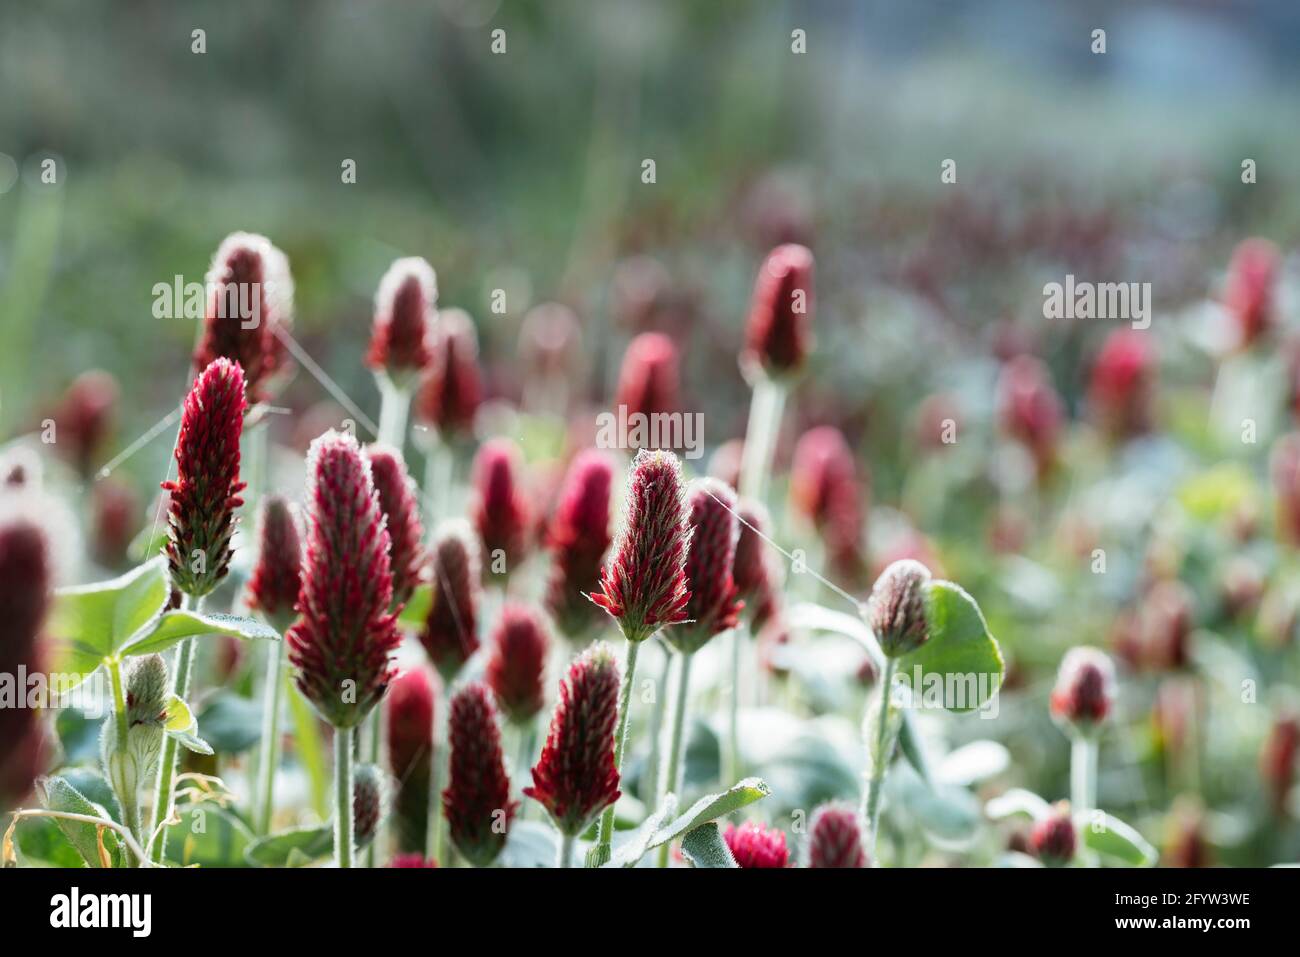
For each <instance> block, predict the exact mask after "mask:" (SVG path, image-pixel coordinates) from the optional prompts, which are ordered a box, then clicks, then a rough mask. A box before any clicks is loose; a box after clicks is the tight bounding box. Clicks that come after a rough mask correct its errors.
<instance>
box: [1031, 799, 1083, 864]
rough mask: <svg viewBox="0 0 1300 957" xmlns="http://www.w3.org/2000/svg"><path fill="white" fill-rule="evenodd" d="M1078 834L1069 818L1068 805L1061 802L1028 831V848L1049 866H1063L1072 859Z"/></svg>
mask: <svg viewBox="0 0 1300 957" xmlns="http://www.w3.org/2000/svg"><path fill="white" fill-rule="evenodd" d="M1077 846H1078V836H1077V835H1076V834H1075V831H1074V821H1072V820H1071V819H1070V806H1069V805H1068V804H1066V803H1065V802H1061V803H1060V804H1058V805H1057V806H1056V807H1054V808H1053V809H1052V812H1051V814H1050V815H1049V816H1048V817H1045V818H1043V819H1042V820H1041V821H1038V822H1036V823H1035V824H1034V828H1033V830H1032V831H1030V832H1029V850H1030V851H1031V852H1032V853H1033V855H1034V856H1035V857H1037V858H1038V859H1039V860H1040V861H1042V862H1043V863H1044V864H1047V865H1048V866H1049V867H1063V866H1065V865H1066V864H1069V863H1070V861H1072V860H1074V852H1075V848H1076V847H1077Z"/></svg>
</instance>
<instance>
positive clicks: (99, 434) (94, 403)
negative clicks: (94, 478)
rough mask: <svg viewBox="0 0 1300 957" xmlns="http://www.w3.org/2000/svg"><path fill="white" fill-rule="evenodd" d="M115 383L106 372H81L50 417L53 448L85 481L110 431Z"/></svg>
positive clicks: (96, 370) (115, 406)
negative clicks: (52, 421) (52, 422)
mask: <svg viewBox="0 0 1300 957" xmlns="http://www.w3.org/2000/svg"><path fill="white" fill-rule="evenodd" d="M119 392H120V390H119V389H118V387H117V380H116V379H114V378H113V376H112V375H110V374H109V373H107V372H104V371H102V370H99V369H92V370H90V371H89V372H83V373H82V374H81V375H79V376H77V378H76V379H74V380H73V382H72V385H70V386H68V391H67V392H65V393H64V394H63V398H62V400H60V402H59V404H58V406H57V407H56V408H55V409H54V411H53V413H52V415H51V418H53V420H54V426H55V432H54V448H55V451H57V452H59V453H60V454H61V455H62V456H63V457H64V458H65V459H67V461H68V462H70V463H71V464H72V466H73V468H75V469H76V470H77V471H78V473H80V474H81V476H82V477H83V478H89V477H90V474H91V472H92V471H94V468H95V465H96V463H97V462H98V461H99V453H100V450H101V449H102V448H103V446H104V440H105V439H107V438H108V435H109V433H110V432H111V431H112V428H113V417H114V410H115V409H116V408H117V402H118V395H119Z"/></svg>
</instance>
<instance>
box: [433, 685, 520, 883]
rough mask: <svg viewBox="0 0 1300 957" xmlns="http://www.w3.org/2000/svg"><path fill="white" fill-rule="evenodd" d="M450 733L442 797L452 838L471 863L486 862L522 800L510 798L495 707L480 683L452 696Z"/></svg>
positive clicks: (495, 851)
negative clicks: (447, 773) (448, 771)
mask: <svg viewBox="0 0 1300 957" xmlns="http://www.w3.org/2000/svg"><path fill="white" fill-rule="evenodd" d="M449 737H450V742H451V774H450V781H449V783H448V785H447V789H446V790H445V791H443V792H442V802H443V807H444V808H445V810H446V814H447V824H448V828H449V830H450V833H451V839H452V841H453V842H454V843H455V845H456V848H457V850H459V851H460V852H461V854H463V855H464V856H465V858H466V859H467V860H468V861H469V862H470V863H471V864H473V865H474V866H476V867H486V866H487V865H489V864H491V863H492V862H493V861H494V860H496V857H497V855H498V854H500V853H501V849H502V848H503V847H505V844H506V835H507V834H508V832H509V830H510V822H511V821H512V820H514V816H515V812H516V811H517V810H518V809H519V804H518V802H516V801H512V800H511V799H510V779H509V778H508V777H507V776H506V767H505V760H504V759H503V757H502V755H501V732H500V729H499V728H498V727H497V715H496V708H494V707H493V706H492V696H491V693H490V692H489V691H488V689H487V687H486V686H485V685H483V684H482V683H481V682H475V683H473V684H470V685H466V686H465V687H464V688H462V689H461V690H460V691H458V692H457V693H456V696H455V697H454V698H452V700H451V718H450V731H449Z"/></svg>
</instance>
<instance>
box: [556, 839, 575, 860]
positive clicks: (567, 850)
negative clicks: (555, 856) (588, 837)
mask: <svg viewBox="0 0 1300 957" xmlns="http://www.w3.org/2000/svg"><path fill="white" fill-rule="evenodd" d="M559 866H560V867H572V866H573V835H572V834H562V835H560V862H559Z"/></svg>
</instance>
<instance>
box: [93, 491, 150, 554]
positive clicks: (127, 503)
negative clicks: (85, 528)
mask: <svg viewBox="0 0 1300 957" xmlns="http://www.w3.org/2000/svg"><path fill="white" fill-rule="evenodd" d="M90 503H91V528H92V531H93V535H94V539H93V541H94V554H95V560H96V561H97V562H99V563H100V564H101V565H103V566H105V567H107V568H116V567H119V566H121V565H123V564H125V563H126V558H127V550H128V549H129V548H130V546H131V539H133V538H134V537H135V533H136V532H137V531H138V530H139V528H140V522H141V516H142V514H143V513H142V510H141V506H140V498H139V496H138V495H136V493H135V489H133V488H132V487H131V486H130V485H128V484H126V483H125V482H119V481H117V480H116V479H114V478H111V477H110V478H106V479H103V480H101V481H98V482H96V483H95V485H94V488H93V489H92V491H91V495H90Z"/></svg>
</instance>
